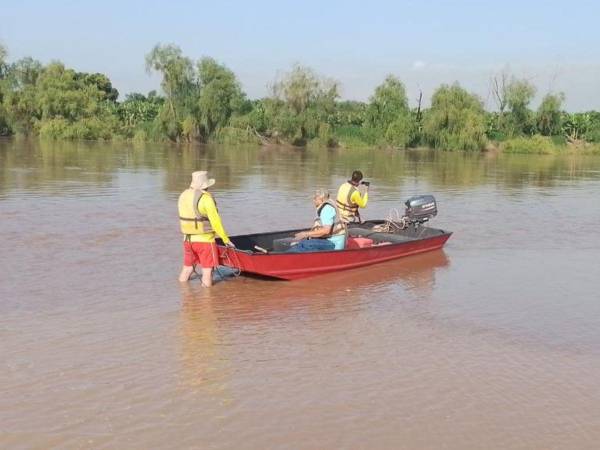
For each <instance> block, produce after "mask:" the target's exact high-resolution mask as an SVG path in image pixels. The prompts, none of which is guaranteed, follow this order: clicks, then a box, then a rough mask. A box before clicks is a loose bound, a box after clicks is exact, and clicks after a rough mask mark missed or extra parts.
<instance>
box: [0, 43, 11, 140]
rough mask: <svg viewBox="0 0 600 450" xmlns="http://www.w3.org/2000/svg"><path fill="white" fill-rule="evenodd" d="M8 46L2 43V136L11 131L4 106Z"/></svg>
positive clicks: (0, 73) (0, 120)
mask: <svg viewBox="0 0 600 450" xmlns="http://www.w3.org/2000/svg"><path fill="white" fill-rule="evenodd" d="M6 55H7V51H6V48H4V46H3V45H2V44H0V136H4V135H7V134H9V133H10V128H9V126H8V120H7V117H6V110H5V108H4V94H3V92H4V77H5V71H6V62H5V59H6Z"/></svg>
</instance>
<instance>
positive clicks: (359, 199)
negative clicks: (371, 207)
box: [350, 191, 369, 208]
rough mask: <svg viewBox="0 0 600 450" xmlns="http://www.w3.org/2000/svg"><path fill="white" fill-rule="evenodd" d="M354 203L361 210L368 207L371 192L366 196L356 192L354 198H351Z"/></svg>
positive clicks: (367, 192) (353, 194) (366, 193)
mask: <svg viewBox="0 0 600 450" xmlns="http://www.w3.org/2000/svg"><path fill="white" fill-rule="evenodd" d="M350 200H352V202H353V203H356V204H357V205H358V206H359V208H364V207H365V206H367V202H368V201H369V191H366V192H365V193H364V195H360V192H358V191H354V192H353V193H352V196H351V197H350Z"/></svg>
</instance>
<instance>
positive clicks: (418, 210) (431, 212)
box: [404, 195, 437, 226]
mask: <svg viewBox="0 0 600 450" xmlns="http://www.w3.org/2000/svg"><path fill="white" fill-rule="evenodd" d="M404 204H405V205H406V210H405V211H404V220H405V221H406V222H408V223H411V224H414V225H415V226H417V225H418V224H422V223H424V222H427V221H429V219H431V218H433V217H435V216H436V215H437V203H436V201H435V197H434V196H433V195H417V196H415V197H411V198H409V199H408V200H406V203H404Z"/></svg>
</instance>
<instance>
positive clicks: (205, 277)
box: [202, 267, 213, 287]
mask: <svg viewBox="0 0 600 450" xmlns="http://www.w3.org/2000/svg"><path fill="white" fill-rule="evenodd" d="M212 272H213V270H212V267H209V268H207V269H205V268H204V267H203V268H202V285H203V286H204V287H211V286H212V285H213V280H212Z"/></svg>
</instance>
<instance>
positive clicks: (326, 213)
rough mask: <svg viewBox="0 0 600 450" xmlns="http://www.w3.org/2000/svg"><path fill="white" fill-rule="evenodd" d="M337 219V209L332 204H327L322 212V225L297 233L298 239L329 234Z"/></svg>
mask: <svg viewBox="0 0 600 450" xmlns="http://www.w3.org/2000/svg"><path fill="white" fill-rule="evenodd" d="M334 220H335V209H334V208H333V207H332V206H326V207H325V208H324V209H323V211H322V212H321V224H322V226H320V227H317V228H313V229H312V230H308V231H301V232H300V233H297V234H296V238H297V239H305V238H308V237H311V238H320V237H322V236H327V235H328V234H329V233H330V232H331V227H332V226H333V222H334Z"/></svg>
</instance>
